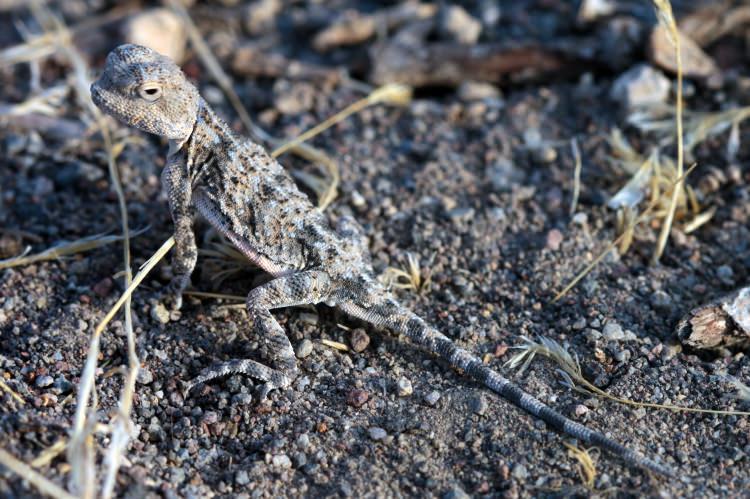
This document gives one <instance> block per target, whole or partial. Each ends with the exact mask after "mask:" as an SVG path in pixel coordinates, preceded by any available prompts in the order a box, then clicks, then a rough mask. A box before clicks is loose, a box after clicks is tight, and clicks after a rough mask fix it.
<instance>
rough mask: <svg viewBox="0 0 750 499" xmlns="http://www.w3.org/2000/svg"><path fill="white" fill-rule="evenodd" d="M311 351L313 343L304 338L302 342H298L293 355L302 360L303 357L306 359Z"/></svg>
mask: <svg viewBox="0 0 750 499" xmlns="http://www.w3.org/2000/svg"><path fill="white" fill-rule="evenodd" d="M312 351H313V342H312V341H310V340H308V339H307V338H305V339H304V340H302V341H300V342H299V344H298V345H297V349H296V350H295V351H294V354H295V355H296V356H297V358H298V359H304V358H305V357H308V356H309V355H310V354H311V353H312Z"/></svg>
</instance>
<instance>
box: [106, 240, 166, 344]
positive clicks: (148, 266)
mask: <svg viewBox="0 0 750 499" xmlns="http://www.w3.org/2000/svg"><path fill="white" fill-rule="evenodd" d="M172 246H174V237H170V238H169V239H167V240H166V241H164V243H163V244H162V245H161V247H160V248H159V249H158V250H156V252H155V253H154V254H153V255H151V258H149V259H148V260H147V261H146V263H144V264H143V266H142V267H141V269H140V270H139V271H138V273H137V274H136V275H135V277H133V281H132V282H131V283H130V286H128V288H127V289H126V290H125V291H124V292H123V293H122V296H120V299H119V300H117V303H115V304H114V305H113V306H112V308H111V309H109V312H107V314H106V315H105V316H104V318H103V319H102V320H101V321H100V322H99V324H98V325H97V326H96V329H95V330H94V337H99V335H100V334H101V333H102V331H104V328H105V327H107V324H109V321H111V320H112V318H113V317H114V316H115V314H116V313H117V312H118V311H119V310H120V307H122V306H123V304H124V303H125V302H126V301H127V300H128V299H130V296H131V295H132V294H133V291H135V288H137V287H138V285H139V284H140V283H141V282H142V281H143V279H145V278H146V276H147V275H148V274H149V272H151V270H152V269H153V268H154V267H155V266H156V264H157V263H159V261H160V260H161V259H162V258H164V255H166V254H167V253H168V252H169V250H170V249H172Z"/></svg>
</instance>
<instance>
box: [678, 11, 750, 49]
mask: <svg viewBox="0 0 750 499" xmlns="http://www.w3.org/2000/svg"><path fill="white" fill-rule="evenodd" d="M730 3H731V2H716V3H711V4H707V5H705V6H703V7H702V8H699V9H697V10H695V11H693V12H691V13H690V14H688V15H687V16H685V17H683V18H682V19H680V21H679V23H678V24H679V25H680V31H682V32H683V33H685V34H686V35H687V36H689V37H690V38H691V39H692V40H693V41H695V43H697V44H698V45H700V46H701V47H705V46H707V45H709V44H711V43H713V42H714V41H716V40H718V39H719V38H721V37H723V36H725V35H728V34H730V33H733V32H738V31H741V28H744V27H745V26H747V25H750V5H740V6H737V7H734V8H731V5H729V4H730ZM738 34H740V35H741V34H742V33H741V32H740V33H738Z"/></svg>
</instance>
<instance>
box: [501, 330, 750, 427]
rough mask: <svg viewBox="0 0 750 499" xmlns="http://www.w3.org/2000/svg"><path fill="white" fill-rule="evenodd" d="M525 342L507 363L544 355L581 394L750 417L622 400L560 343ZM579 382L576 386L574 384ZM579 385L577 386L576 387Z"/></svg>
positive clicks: (690, 409)
mask: <svg viewBox="0 0 750 499" xmlns="http://www.w3.org/2000/svg"><path fill="white" fill-rule="evenodd" d="M524 340H525V341H526V345H524V346H521V347H516V348H521V349H522V350H523V351H522V352H521V353H520V354H518V355H517V356H516V357H515V358H513V359H511V360H510V361H508V364H511V365H513V364H517V363H520V362H521V360H522V359H523V358H524V357H526V361H525V362H524V368H525V366H526V365H527V364H528V363H529V362H531V360H532V359H533V357H534V356H535V355H536V354H540V355H543V356H545V357H547V358H548V359H550V360H551V361H552V362H554V363H555V364H556V365H558V366H559V367H560V370H558V372H560V373H561V374H563V376H564V377H565V379H566V383H564V384H565V386H568V387H569V388H572V389H573V390H575V391H577V392H579V393H582V394H584V395H597V396H599V397H602V398H605V399H607V400H611V401H613V402H617V403H619V404H624V405H629V406H632V407H648V408H650V409H666V410H669V411H673V412H696V413H702V414H718V415H724V416H750V412H748V411H724V410H720V409H703V408H700V407H680V406H677V405H669V404H657V403H654V402H638V401H635V400H630V399H625V398H620V397H616V396H614V395H611V394H609V393H607V392H605V391H604V390H602V389H601V388H599V387H597V386H596V385H594V384H592V383H591V382H590V381H588V380H587V379H586V378H584V377H583V375H582V374H581V368H580V365H579V364H578V360H577V359H575V360H573V358H572V357H571V356H570V354H568V352H567V350H566V349H565V348H564V347H562V346H560V345H559V344H558V343H557V342H555V341H554V340H550V339H545V338H542V341H541V343H537V342H534V341H531V340H529V339H528V338H525V337H524ZM553 348H555V349H559V352H555V351H553V350H552V349H553ZM522 369H523V368H522ZM576 383H578V385H577V384H576ZM579 385H580V386H579Z"/></svg>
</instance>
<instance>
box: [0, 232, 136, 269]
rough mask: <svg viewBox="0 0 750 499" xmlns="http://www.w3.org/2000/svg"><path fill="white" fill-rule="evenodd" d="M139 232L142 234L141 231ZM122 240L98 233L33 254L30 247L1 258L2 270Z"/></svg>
mask: <svg viewBox="0 0 750 499" xmlns="http://www.w3.org/2000/svg"><path fill="white" fill-rule="evenodd" d="M137 234H140V232H139V233H137ZM137 234H134V235H137ZM122 240H123V237H122V236H105V235H102V234H97V235H94V236H88V237H83V238H81V239H76V240H75V241H71V242H62V243H58V244H56V245H54V246H52V247H50V248H47V249H46V250H44V251H42V252H40V253H35V254H33V255H29V254H28V252H29V251H30V248H27V249H26V251H24V253H23V254H21V255H19V256H15V257H13V258H8V259H6V260H0V270H3V269H9V268H11V267H19V266H22V265H30V264H32V263H37V262H44V261H48V260H57V259H58V258H63V257H66V256H71V255H76V254H78V253H83V252H84V251H90V250H93V249H96V248H100V247H102V246H106V245H107V244H112V243H116V242H118V241H122Z"/></svg>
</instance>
